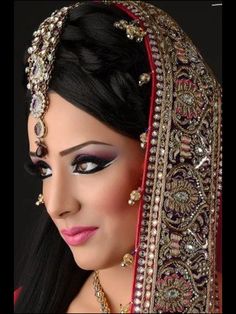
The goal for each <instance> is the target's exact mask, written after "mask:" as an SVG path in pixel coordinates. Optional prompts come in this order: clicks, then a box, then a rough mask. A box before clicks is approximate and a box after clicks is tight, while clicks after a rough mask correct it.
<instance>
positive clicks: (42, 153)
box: [35, 144, 48, 158]
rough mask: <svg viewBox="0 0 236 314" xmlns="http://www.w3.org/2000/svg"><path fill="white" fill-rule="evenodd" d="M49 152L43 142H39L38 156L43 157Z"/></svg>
mask: <svg viewBox="0 0 236 314" xmlns="http://www.w3.org/2000/svg"><path fill="white" fill-rule="evenodd" d="M47 153H48V150H47V147H46V146H44V145H42V144H38V148H37V149H36V152H35V154H36V156H37V157H39V158H42V157H44V156H45V155H47Z"/></svg>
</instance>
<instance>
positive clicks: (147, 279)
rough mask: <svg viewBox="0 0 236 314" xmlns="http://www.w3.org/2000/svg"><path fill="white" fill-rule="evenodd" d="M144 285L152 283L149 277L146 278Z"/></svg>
mask: <svg viewBox="0 0 236 314" xmlns="http://www.w3.org/2000/svg"><path fill="white" fill-rule="evenodd" d="M146 283H148V284H150V283H152V277H150V276H149V277H147V278H146Z"/></svg>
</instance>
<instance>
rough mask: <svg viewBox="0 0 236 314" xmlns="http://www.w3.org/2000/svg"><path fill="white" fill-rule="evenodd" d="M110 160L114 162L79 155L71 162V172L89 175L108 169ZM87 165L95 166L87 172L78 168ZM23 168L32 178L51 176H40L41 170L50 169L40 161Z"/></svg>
mask: <svg viewBox="0 0 236 314" xmlns="http://www.w3.org/2000/svg"><path fill="white" fill-rule="evenodd" d="M112 160H114V158H113V159H101V158H99V157H95V156H87V155H80V156H78V157H76V158H75V160H74V161H73V162H72V164H71V166H72V171H73V173H77V174H91V173H94V172H98V171H101V170H103V169H104V168H106V167H108V166H109V165H110V163H111V161H112ZM89 163H93V164H97V166H96V167H94V168H93V169H91V170H89V171H81V170H79V166H81V165H82V164H89ZM24 168H25V170H26V171H27V172H28V173H29V174H31V175H33V176H37V177H38V178H40V179H43V180H44V179H46V178H48V177H50V176H51V174H48V175H42V170H43V169H45V170H48V169H51V168H50V167H49V166H48V165H47V164H46V163H45V162H44V161H42V160H40V161H38V162H37V163H33V162H32V161H29V162H26V163H25V166H24Z"/></svg>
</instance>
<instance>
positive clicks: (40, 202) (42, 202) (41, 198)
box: [35, 194, 44, 206]
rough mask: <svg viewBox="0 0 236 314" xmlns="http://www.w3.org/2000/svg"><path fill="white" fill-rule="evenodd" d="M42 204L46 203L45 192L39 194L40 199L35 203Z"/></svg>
mask: <svg viewBox="0 0 236 314" xmlns="http://www.w3.org/2000/svg"><path fill="white" fill-rule="evenodd" d="M40 204H44V200H43V194H39V196H38V200H37V202H36V203H35V205H37V206H39V205H40Z"/></svg>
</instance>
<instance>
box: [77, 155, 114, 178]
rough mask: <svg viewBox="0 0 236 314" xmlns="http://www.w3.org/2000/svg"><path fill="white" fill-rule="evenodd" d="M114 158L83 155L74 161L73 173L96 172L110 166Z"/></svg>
mask: <svg viewBox="0 0 236 314" xmlns="http://www.w3.org/2000/svg"><path fill="white" fill-rule="evenodd" d="M113 160H114V158H113V159H112V160H111V159H102V158H98V157H95V156H88V155H81V156H78V157H77V158H76V159H75V161H74V162H73V163H72V171H73V173H79V174H89V173H94V172H97V171H100V170H103V169H104V168H106V167H108V166H109V165H110V164H111V163H112V161H113Z"/></svg>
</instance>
